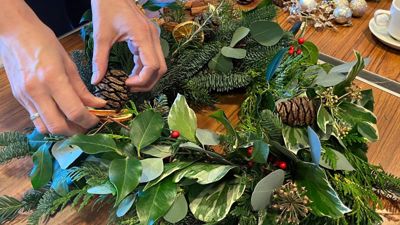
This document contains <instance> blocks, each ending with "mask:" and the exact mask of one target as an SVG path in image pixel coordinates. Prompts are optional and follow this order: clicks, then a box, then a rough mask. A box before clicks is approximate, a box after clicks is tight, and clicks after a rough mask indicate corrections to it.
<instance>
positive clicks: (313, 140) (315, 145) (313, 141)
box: [307, 127, 322, 165]
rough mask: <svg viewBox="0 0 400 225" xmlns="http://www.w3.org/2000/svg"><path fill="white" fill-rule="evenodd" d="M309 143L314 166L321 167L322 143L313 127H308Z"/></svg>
mask: <svg viewBox="0 0 400 225" xmlns="http://www.w3.org/2000/svg"><path fill="white" fill-rule="evenodd" d="M307 134H308V142H309V143H310V150H311V158H312V161H313V163H314V164H316V165H319V161H320V159H321V148H322V147H321V141H320V140H319V137H318V134H317V133H315V131H314V130H313V129H312V128H311V127H307Z"/></svg>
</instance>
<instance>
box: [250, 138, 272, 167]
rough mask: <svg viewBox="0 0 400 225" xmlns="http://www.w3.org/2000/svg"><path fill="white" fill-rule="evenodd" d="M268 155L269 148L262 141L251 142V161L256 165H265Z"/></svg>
mask: <svg viewBox="0 0 400 225" xmlns="http://www.w3.org/2000/svg"><path fill="white" fill-rule="evenodd" d="M268 154H269V146H268V144H267V143H265V142H264V141H262V140H256V141H254V142H253V153H252V155H251V158H252V160H254V162H257V163H266V162H267V159H268Z"/></svg>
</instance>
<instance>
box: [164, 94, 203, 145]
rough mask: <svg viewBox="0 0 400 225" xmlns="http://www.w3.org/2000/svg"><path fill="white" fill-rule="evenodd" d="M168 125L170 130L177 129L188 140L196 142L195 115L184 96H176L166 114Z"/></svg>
mask: <svg viewBox="0 0 400 225" xmlns="http://www.w3.org/2000/svg"><path fill="white" fill-rule="evenodd" d="M168 126H169V128H170V129H171V130H177V131H179V132H180V134H181V135H182V136H183V137H185V138H186V139H188V140H189V141H191V142H196V129H197V117H196V113H195V112H194V111H193V109H191V108H190V107H189V105H188V104H187V102H186V98H185V96H183V95H180V94H178V95H177V96H176V99H175V101H174V103H173V104H172V106H171V110H170V112H169V115H168Z"/></svg>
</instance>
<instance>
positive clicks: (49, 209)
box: [28, 189, 60, 225]
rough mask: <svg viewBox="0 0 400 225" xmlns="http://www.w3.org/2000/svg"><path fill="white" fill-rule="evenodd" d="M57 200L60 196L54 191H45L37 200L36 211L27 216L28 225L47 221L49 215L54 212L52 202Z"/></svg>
mask: <svg viewBox="0 0 400 225" xmlns="http://www.w3.org/2000/svg"><path fill="white" fill-rule="evenodd" d="M59 198H60V196H59V195H58V194H57V193H56V192H55V191H54V190H52V189H50V190H48V191H46V192H45V193H44V194H43V196H42V198H41V199H40V200H39V203H38V205H37V208H36V210H35V211H33V213H32V214H31V215H30V216H29V218H28V225H37V224H39V223H40V221H42V220H43V221H47V220H48V219H49V217H50V215H52V214H53V213H55V212H56V209H54V202H55V201H56V200H57V199H59Z"/></svg>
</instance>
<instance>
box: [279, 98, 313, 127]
mask: <svg viewBox="0 0 400 225" xmlns="http://www.w3.org/2000/svg"><path fill="white" fill-rule="evenodd" d="M276 108H277V112H278V114H279V116H280V117H281V119H282V122H283V123H285V124H287V125H290V126H304V125H310V124H312V123H313V122H314V119H315V108H314V104H313V103H312V101H310V100H309V99H308V98H307V97H296V98H293V99H291V100H288V101H284V102H280V103H279V104H278V105H277V107H276Z"/></svg>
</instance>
